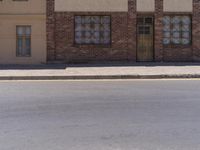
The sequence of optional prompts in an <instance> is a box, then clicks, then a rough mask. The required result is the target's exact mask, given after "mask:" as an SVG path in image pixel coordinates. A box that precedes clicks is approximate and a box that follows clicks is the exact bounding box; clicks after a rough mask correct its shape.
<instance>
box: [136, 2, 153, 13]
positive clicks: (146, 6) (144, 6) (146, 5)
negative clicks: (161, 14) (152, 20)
mask: <svg viewBox="0 0 200 150" xmlns="http://www.w3.org/2000/svg"><path fill="white" fill-rule="evenodd" d="M137 11H138V12H154V11H155V0H137Z"/></svg>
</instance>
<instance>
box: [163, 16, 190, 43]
mask: <svg viewBox="0 0 200 150" xmlns="http://www.w3.org/2000/svg"><path fill="white" fill-rule="evenodd" d="M170 39H171V40H170ZM190 41H191V19H190V17H189V16H165V17H164V18H163V44H165V45H168V44H182V45H187V44H190Z"/></svg>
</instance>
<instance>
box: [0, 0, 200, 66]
mask: <svg viewBox="0 0 200 150" xmlns="http://www.w3.org/2000/svg"><path fill="white" fill-rule="evenodd" d="M91 61H100V62H102V61H133V62H135V61H157V62H160V61H165V62H171V61H180V62H185V61H191V62H192V61H194V62H197V61H200V0H82V1H81V0H46V1H45V0H0V64H32V63H34V64H38V63H46V62H62V63H71V62H73V63H75V62H91Z"/></svg>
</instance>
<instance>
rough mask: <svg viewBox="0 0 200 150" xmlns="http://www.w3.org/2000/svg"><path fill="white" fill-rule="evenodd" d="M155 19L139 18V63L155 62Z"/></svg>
mask: <svg viewBox="0 0 200 150" xmlns="http://www.w3.org/2000/svg"><path fill="white" fill-rule="evenodd" d="M153 37H154V35H153V17H138V18H137V61H153V58H154V57H153V56H154V52H153V50H154V44H153V39H154V38H153Z"/></svg>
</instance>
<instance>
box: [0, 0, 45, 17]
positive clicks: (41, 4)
mask: <svg viewBox="0 0 200 150" xmlns="http://www.w3.org/2000/svg"><path fill="white" fill-rule="evenodd" d="M45 12H46V0H28V1H13V0H3V1H0V14H2V13H3V14H12V13H15V14H16V13H19V14H24V13H26V14H27V13H29V14H32V13H37V14H42V13H43V14H44V13H45Z"/></svg>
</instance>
